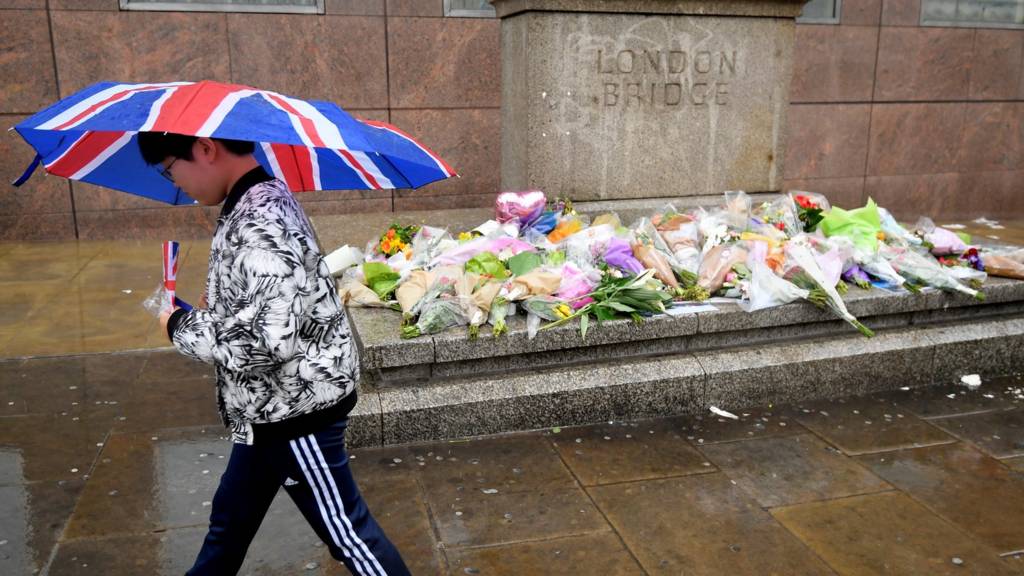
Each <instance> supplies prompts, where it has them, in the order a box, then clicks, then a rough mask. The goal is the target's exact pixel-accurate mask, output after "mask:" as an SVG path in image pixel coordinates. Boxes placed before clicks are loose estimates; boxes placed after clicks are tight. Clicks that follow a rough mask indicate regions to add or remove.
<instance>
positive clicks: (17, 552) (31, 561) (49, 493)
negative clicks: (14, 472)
mask: <svg viewBox="0 0 1024 576" xmlns="http://www.w3.org/2000/svg"><path fill="white" fill-rule="evenodd" d="M83 485H84V482H83V481H82V480H70V481H65V480H60V481H54V482H31V483H28V484H7V485H0V539H3V540H6V541H7V542H6V543H5V544H4V545H3V546H0V574H12V575H13V574H33V573H35V572H36V571H38V570H41V569H42V568H43V566H45V565H46V562H47V561H48V560H49V558H50V552H51V551H52V550H53V547H54V545H55V544H56V543H57V540H58V539H59V538H60V536H61V532H62V531H63V530H64V526H65V524H66V523H67V520H68V517H69V516H70V515H71V511H72V510H73V509H74V506H75V500H76V499H77V498H78V495H79V494H80V493H81V491H82V487H83Z"/></svg>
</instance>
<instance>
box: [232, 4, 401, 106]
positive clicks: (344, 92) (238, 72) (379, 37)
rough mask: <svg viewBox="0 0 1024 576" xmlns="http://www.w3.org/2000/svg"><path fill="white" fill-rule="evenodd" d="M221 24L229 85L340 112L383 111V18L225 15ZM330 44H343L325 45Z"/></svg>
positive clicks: (385, 78)
mask: <svg viewBox="0 0 1024 576" xmlns="http://www.w3.org/2000/svg"><path fill="white" fill-rule="evenodd" d="M227 19H228V31H229V34H228V39H229V42H230V44H231V79H232V81H234V82H239V83H241V84H247V85H251V86H258V87H260V88H264V89H267V90H276V91H278V92H281V93H284V94H289V95H293V96H297V97H299V98H314V99H316V100H327V101H330V102H334V103H337V104H338V105H340V106H341V107H343V108H369V109H373V108H377V109H381V108H387V107H388V97H387V92H388V89H387V82H388V79H387V76H386V69H387V66H386V60H385V58H386V53H387V48H386V38H385V36H384V30H385V25H384V18H381V17H375V16H301V15H271V14H230V15H228V16H227ZM335 38H344V39H345V41H344V42H334V41H331V39H335ZM281 46H288V47H289V49H288V50H281V49H280V47H281Z"/></svg>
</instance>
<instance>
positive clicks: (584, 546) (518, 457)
mask: <svg viewBox="0 0 1024 576" xmlns="http://www.w3.org/2000/svg"><path fill="white" fill-rule="evenodd" d="M0 381H2V383H3V386H2V388H0V408H2V411H0V414H2V416H0V574H5V575H6V574H12V575H13V574H55V575H56V574H105V575H112V576H113V575H120V574H125V575H128V574H180V573H183V572H184V570H185V569H187V568H188V566H189V565H190V564H191V561H192V560H193V558H194V555H195V553H196V552H197V550H198V548H199V545H200V542H201V540H202V538H203V535H204V533H205V532H204V531H205V526H206V521H207V518H208V515H209V511H210V508H209V507H210V501H211V500H212V498H213V493H214V491H215V489H216V485H217V481H218V478H219V476H220V473H221V472H222V471H223V469H224V466H225V464H226V456H227V455H228V453H229V451H230V444H229V442H228V441H227V440H226V439H225V437H224V433H223V429H222V428H221V427H220V425H219V424H218V419H217V415H216V413H215V409H214V400H213V387H214V382H213V379H212V377H211V372H210V370H208V369H207V368H206V367H205V366H203V365H200V364H197V363H194V362H191V361H189V360H187V359H185V358H183V357H181V356H179V355H177V354H176V353H174V352H173V351H165V350H155V351H135V352H126V353H118V354H94V355H81V356H64V357H57V358H31V359H9V360H2V361H0ZM738 416H740V419H739V420H737V421H733V420H730V419H728V418H722V417H717V416H713V415H709V416H708V418H703V419H686V418H667V419H659V420H651V421H640V422H611V423H604V424H600V425H594V426H585V427H574V428H568V427H567V428H561V429H559V428H554V429H548V430H542V431H536V432H529V433H519V434H508V435H501V436H493V437H484V438H473V439H466V440H460V441H445V442H434V443H427V444H415V445H402V446H394V447H386V448H365V449H355V450H353V451H352V453H353V455H354V459H353V463H352V465H353V467H354V470H355V474H356V478H357V479H358V481H359V483H360V485H361V487H362V490H363V492H364V494H365V495H366V498H367V500H368V502H369V504H370V507H371V510H373V512H374V514H375V515H376V516H377V517H378V519H379V520H380V523H381V524H382V525H383V526H384V528H385V530H386V531H387V533H388V534H389V535H390V537H391V538H392V539H393V540H394V541H395V543H396V545H397V546H398V547H399V549H400V550H401V551H402V552H403V554H404V556H405V558H406V559H407V561H408V563H409V564H410V566H411V568H412V571H413V573H414V574H453V575H455V574H459V575H461V574H523V573H525V574H652V575H653V574H844V575H845V574H959V573H967V574H985V575H995V574H1024V553H1020V554H1015V552H1021V551H1024V531H1022V530H1021V529H1020V527H1021V526H1024V471H1022V470H1024V466H1022V461H1024V427H1022V420H1024V380H1022V379H1021V377H1019V376H1009V377H1006V378H1004V379H1000V380H991V381H987V382H985V383H984V384H983V385H982V386H981V387H980V388H979V389H977V390H970V389H968V388H966V387H964V386H962V385H959V384H952V385H948V386H940V387H933V388H927V389H918V390H906V391H904V390H898V391H894V392H888V393H884V394H876V395H873V396H869V397H859V398H847V399H844V400H837V401H830V402H816V403H813V404H805V405H795V406H784V407H782V406H776V407H772V408H765V409H761V410H749V411H746V412H742V413H740V414H738ZM242 573H243V574H268V575H269V574H275V575H276V574H282V575H283V574H344V568H343V567H341V566H340V565H339V564H337V563H336V562H333V561H332V560H331V559H330V557H329V556H328V554H327V551H326V549H325V548H324V547H323V546H322V545H321V544H320V543H319V542H318V541H317V539H316V537H315V536H314V535H313V533H312V531H311V530H310V529H309V528H308V527H307V526H306V524H305V522H304V521H303V519H302V517H301V516H300V514H299V513H298V511H297V510H296V509H295V508H294V506H293V505H292V504H291V502H290V500H288V499H287V497H285V496H284V492H283V491H282V493H281V494H280V495H279V497H278V500H277V501H275V503H274V505H273V507H272V508H271V512H270V515H269V516H268V518H267V519H266V521H265V522H264V525H263V527H262V529H261V530H260V533H259V535H258V536H257V539H256V542H254V544H253V546H252V547H251V549H250V554H249V557H248V559H247V561H246V564H245V567H244V568H243V570H242Z"/></svg>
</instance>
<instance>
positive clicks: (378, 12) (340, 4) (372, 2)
mask: <svg viewBox="0 0 1024 576" xmlns="http://www.w3.org/2000/svg"><path fill="white" fill-rule="evenodd" d="M385 1H386V0H326V2H325V3H324V12H325V13H326V14H336V15H339V16H383V15H384V4H385Z"/></svg>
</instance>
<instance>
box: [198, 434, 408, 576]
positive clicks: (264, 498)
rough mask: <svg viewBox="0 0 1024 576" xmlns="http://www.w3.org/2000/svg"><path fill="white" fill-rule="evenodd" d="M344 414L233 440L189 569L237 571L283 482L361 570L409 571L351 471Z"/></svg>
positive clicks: (361, 575)
mask: <svg viewBox="0 0 1024 576" xmlns="http://www.w3.org/2000/svg"><path fill="white" fill-rule="evenodd" d="M347 425H348V422H347V420H342V421H340V422H337V423H335V424H332V425H330V426H328V427H326V428H324V429H323V430H321V431H319V432H316V433H314V434H310V435H307V436H302V437H299V438H296V439H294V440H281V441H276V440H274V441H266V442H261V443H259V444H254V445H252V446H247V445H244V444H235V445H234V447H233V448H232V450H231V459H230V460H229V461H228V467H227V470H225V471H224V475H223V476H221V479H220V486H219V487H218V488H217V494H216V495H215V496H214V498H213V510H212V512H211V513H210V529H209V532H208V533H207V535H206V540H205V541H204V542H203V547H202V550H200V551H199V556H198V557H197V558H196V562H195V565H194V566H192V569H191V570H189V571H188V574H189V575H190V576H199V575H207V574H211V575H212V574H216V575H218V576H225V575H231V574H237V573H238V569H239V568H240V567H241V565H242V561H243V560H245V553H246V551H247V550H248V548H249V543H250V542H252V539H253V537H254V536H255V535H256V531H257V530H258V529H259V527H260V523H262V522H263V517H264V516H265V515H266V513H267V509H268V508H270V504H271V502H273V500H274V496H275V495H276V494H277V490H278V488H280V487H281V486H282V485H284V488H285V491H286V492H288V495H289V496H291V498H292V501H294V502H295V504H296V506H298V507H299V510H300V511H302V515H303V516H305V518H306V521H307V522H309V524H310V526H312V527H313V530H314V531H315V532H316V534H317V536H319V537H320V539H321V540H323V541H324V543H325V544H326V545H327V546H328V547H329V548H330V551H331V555H332V556H333V557H334V558H336V559H338V560H340V561H342V562H344V563H345V566H346V567H347V568H348V569H349V571H350V572H351V573H352V574H355V575H358V576H404V575H408V574H409V569H408V568H406V566H405V563H404V562H403V561H402V557H401V556H400V555H399V553H398V550H396V549H395V547H394V545H392V544H391V541H390V540H388V538H387V536H385V535H384V532H383V531H381V529H380V526H378V525H377V521H376V520H374V519H373V516H371V515H370V511H369V510H368V509H367V507H366V503H365V502H364V501H363V497H362V495H361V494H360V493H359V488H358V487H357V486H356V483H355V480H354V479H353V478H352V472H351V471H350V470H349V466H348V454H347V453H346V452H345V428H346V426H347Z"/></svg>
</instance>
